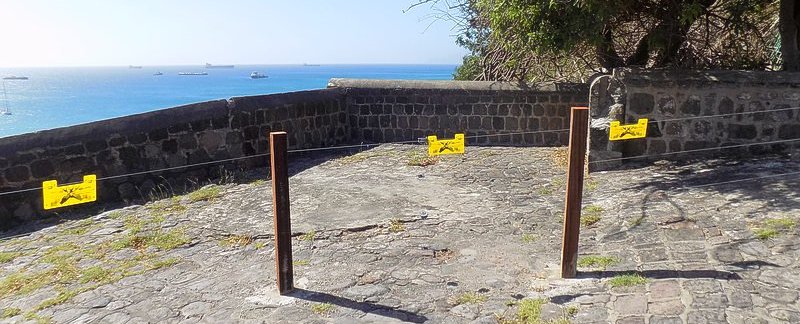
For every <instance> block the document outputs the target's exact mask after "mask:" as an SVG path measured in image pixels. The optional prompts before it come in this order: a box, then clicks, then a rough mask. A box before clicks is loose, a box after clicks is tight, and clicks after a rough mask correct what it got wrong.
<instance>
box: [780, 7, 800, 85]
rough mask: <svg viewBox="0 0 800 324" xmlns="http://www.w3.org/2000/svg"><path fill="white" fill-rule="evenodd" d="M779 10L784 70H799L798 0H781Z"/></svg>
mask: <svg viewBox="0 0 800 324" xmlns="http://www.w3.org/2000/svg"><path fill="white" fill-rule="evenodd" d="M780 5H781V8H780V12H779V14H778V15H779V16H778V17H779V19H780V20H779V23H778V26H779V29H780V33H781V56H782V57H783V69H784V70H785V71H800V49H798V44H800V40H798V37H800V32H798V23H800V4H798V0H781V2H780Z"/></svg>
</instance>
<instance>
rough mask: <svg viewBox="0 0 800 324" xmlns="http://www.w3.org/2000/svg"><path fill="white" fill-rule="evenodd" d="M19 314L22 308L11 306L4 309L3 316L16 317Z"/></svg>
mask: <svg viewBox="0 0 800 324" xmlns="http://www.w3.org/2000/svg"><path fill="white" fill-rule="evenodd" d="M19 314H22V310H21V309H19V308H16V307H9V308H5V309H3V318H9V317H14V316H17V315H19Z"/></svg>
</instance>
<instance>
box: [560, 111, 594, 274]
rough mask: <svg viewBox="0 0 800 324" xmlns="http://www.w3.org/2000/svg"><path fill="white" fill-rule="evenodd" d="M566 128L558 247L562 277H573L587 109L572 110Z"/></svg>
mask: <svg viewBox="0 0 800 324" xmlns="http://www.w3.org/2000/svg"><path fill="white" fill-rule="evenodd" d="M570 118H571V119H570V123H571V125H570V129H569V165H568V167H567V198H566V203H565V207H564V239H563V242H562V245H561V278H575V275H576V272H577V268H578V240H579V237H580V231H581V199H582V198H583V173H584V163H585V161H586V142H587V140H588V131H589V108H588V107H572V114H571V117H570Z"/></svg>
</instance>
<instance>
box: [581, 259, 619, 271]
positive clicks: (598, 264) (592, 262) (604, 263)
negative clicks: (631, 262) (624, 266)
mask: <svg viewBox="0 0 800 324" xmlns="http://www.w3.org/2000/svg"><path fill="white" fill-rule="evenodd" d="M617 263H619V260H618V259H617V258H615V257H607V256H596V255H590V256H585V257H581V258H580V259H578V266H579V267H584V268H600V269H603V270H605V268H606V267H608V266H610V265H615V264H617Z"/></svg>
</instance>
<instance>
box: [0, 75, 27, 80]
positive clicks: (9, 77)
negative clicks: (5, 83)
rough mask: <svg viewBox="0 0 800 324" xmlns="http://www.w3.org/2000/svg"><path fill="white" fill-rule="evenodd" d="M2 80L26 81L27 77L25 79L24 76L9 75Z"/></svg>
mask: <svg viewBox="0 0 800 324" xmlns="http://www.w3.org/2000/svg"><path fill="white" fill-rule="evenodd" d="M3 80H28V77H26V76H16V75H9V76H6V77H3Z"/></svg>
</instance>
